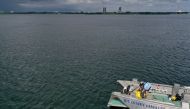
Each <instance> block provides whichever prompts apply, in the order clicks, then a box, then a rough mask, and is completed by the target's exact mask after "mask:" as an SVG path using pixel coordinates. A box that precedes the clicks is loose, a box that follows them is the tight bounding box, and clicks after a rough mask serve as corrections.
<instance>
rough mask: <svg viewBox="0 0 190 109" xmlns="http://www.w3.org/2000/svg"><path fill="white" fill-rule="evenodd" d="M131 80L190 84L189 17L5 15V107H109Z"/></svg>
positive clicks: (1, 69)
mask: <svg viewBox="0 0 190 109" xmlns="http://www.w3.org/2000/svg"><path fill="white" fill-rule="evenodd" d="M131 78H139V79H141V80H147V81H150V82H159V83H168V84H172V83H174V82H175V83H180V84H183V85H190V79H189V78H190V15H152V16H149V15H123V16H117V15H113V16H112V15H109V16H106V15H0V109H106V105H107V102H108V100H109V97H110V94H111V92H112V91H116V90H119V89H118V87H119V85H118V84H117V83H116V80H118V79H131Z"/></svg>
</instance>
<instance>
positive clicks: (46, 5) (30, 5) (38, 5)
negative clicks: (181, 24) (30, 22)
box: [0, 0, 190, 11]
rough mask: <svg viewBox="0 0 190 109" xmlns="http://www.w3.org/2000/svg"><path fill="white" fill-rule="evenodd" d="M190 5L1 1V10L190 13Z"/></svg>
mask: <svg viewBox="0 0 190 109" xmlns="http://www.w3.org/2000/svg"><path fill="white" fill-rule="evenodd" d="M189 5H190V0H0V9H1V8H2V7H4V8H6V7H7V8H10V7H17V8H20V9H25V10H27V9H28V10H38V9H41V10H43V9H44V10H47V9H49V10H50V9H52V10H53V9H55V10H56V9H66V8H67V10H84V11H85V10H88V11H92V10H94V11H101V10H102V7H104V6H105V7H107V8H108V9H109V10H110V11H113V10H116V9H117V8H118V7H119V6H122V7H123V10H131V11H164V10H165V11H175V10H176V8H177V7H180V8H182V10H183V9H184V10H188V11H190V7H189ZM161 8H163V9H161Z"/></svg>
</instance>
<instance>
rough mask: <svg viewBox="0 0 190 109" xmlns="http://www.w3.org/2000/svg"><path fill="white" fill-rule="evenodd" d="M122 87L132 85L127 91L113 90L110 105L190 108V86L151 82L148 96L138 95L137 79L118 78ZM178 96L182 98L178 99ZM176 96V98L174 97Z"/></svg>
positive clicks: (139, 108)
mask: <svg viewBox="0 0 190 109" xmlns="http://www.w3.org/2000/svg"><path fill="white" fill-rule="evenodd" d="M117 82H119V83H120V84H121V85H122V87H123V88H124V89H126V87H129V86H130V87H132V89H130V91H129V90H127V91H128V92H127V93H124V91H123V90H122V91H121V92H112V94H111V97H110V100H109V102H108V107H110V108H112V107H117V108H122V109H190V87H188V86H180V85H179V84H174V85H166V84H157V83H149V84H151V87H150V89H149V90H148V91H146V96H145V97H142V98H138V97H137V93H136V92H137V90H138V91H139V84H140V82H139V81H138V80H137V79H133V80H132V81H126V80H118V81H117ZM176 96H178V98H180V99H176ZM173 98H174V99H173Z"/></svg>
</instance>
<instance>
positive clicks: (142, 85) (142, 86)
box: [139, 81, 144, 91]
mask: <svg viewBox="0 0 190 109" xmlns="http://www.w3.org/2000/svg"><path fill="white" fill-rule="evenodd" d="M143 89H144V82H143V81H141V82H140V83H139V90H141V91H143Z"/></svg>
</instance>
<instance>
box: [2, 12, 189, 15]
mask: <svg viewBox="0 0 190 109" xmlns="http://www.w3.org/2000/svg"><path fill="white" fill-rule="evenodd" d="M0 14H86V15H135V14H140V15H168V14H189V12H105V13H103V12H13V11H10V12H0Z"/></svg>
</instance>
